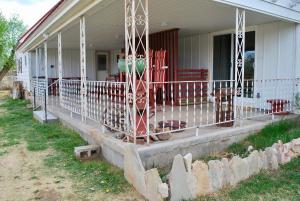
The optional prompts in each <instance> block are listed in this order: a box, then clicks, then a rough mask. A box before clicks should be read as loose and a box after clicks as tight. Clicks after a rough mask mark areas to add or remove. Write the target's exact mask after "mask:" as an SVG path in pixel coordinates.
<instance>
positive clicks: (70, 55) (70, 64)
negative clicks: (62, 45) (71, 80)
mask: <svg viewBox="0 0 300 201" xmlns="http://www.w3.org/2000/svg"><path fill="white" fill-rule="evenodd" d="M57 57H58V55H57V49H48V77H49V78H58V66H57V64H58V63H57V62H58V61H57ZM62 57H63V77H80V54H79V50H77V49H64V50H63V51H62ZM86 57H87V77H88V80H96V71H95V51H94V50H87V55H86ZM32 58H33V59H32V62H31V69H32V75H33V76H35V74H36V73H35V53H32ZM51 65H53V66H54V67H53V68H51ZM44 75H45V68H44V51H42V56H41V62H40V67H39V76H44Z"/></svg>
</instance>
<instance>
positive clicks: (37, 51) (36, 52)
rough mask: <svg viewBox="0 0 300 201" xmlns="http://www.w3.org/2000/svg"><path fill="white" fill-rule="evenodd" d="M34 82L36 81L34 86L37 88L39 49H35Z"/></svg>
mask: <svg viewBox="0 0 300 201" xmlns="http://www.w3.org/2000/svg"><path fill="white" fill-rule="evenodd" d="M35 80H36V86H38V83H39V49H38V48H36V49H35Z"/></svg>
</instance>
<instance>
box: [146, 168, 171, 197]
mask: <svg viewBox="0 0 300 201" xmlns="http://www.w3.org/2000/svg"><path fill="white" fill-rule="evenodd" d="M145 183H146V189H147V197H146V198H147V200H149V201H163V196H162V194H161V193H160V192H159V187H160V185H162V184H163V183H162V181H161V178H160V176H159V174H158V171H157V169H156V168H154V169H151V170H147V171H146V172H145ZM167 192H168V188H167ZM164 193H165V192H164ZM167 194H168V193H167ZM167 197H168V195H167Z"/></svg>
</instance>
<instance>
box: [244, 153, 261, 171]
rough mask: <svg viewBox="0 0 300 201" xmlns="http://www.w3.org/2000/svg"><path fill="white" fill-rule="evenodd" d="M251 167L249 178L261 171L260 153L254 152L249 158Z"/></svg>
mask: <svg viewBox="0 0 300 201" xmlns="http://www.w3.org/2000/svg"><path fill="white" fill-rule="evenodd" d="M246 159H247V162H248V167H249V176H252V175H255V174H258V173H259V172H260V170H261V165H260V157H259V152H258V151H257V150H255V151H253V152H252V153H251V154H250V155H249V156H248V157H247V158H246Z"/></svg>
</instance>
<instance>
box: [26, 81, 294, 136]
mask: <svg viewBox="0 0 300 201" xmlns="http://www.w3.org/2000/svg"><path fill="white" fill-rule="evenodd" d="M59 84H61V86H60V85H59ZM298 85H299V79H268V80H245V81H244V98H242V101H241V100H239V101H237V100H238V97H236V96H235V90H236V89H235V81H234V80H220V81H174V82H150V89H149V90H150V97H149V98H150V100H149V108H150V110H151V112H150V118H149V119H148V120H145V119H144V120H143V121H149V123H150V133H146V132H144V134H142V135H141V134H140V135H139V136H137V137H146V136H148V135H159V134H163V133H169V132H171V133H173V132H178V131H184V130H189V129H196V131H195V135H198V132H197V131H198V130H197V128H200V127H207V126H212V125H217V126H226V127H230V126H233V125H234V124H235V123H237V122H243V121H245V120H247V119H253V118H259V117H263V116H267V115H274V114H286V113H288V112H292V111H293V110H294V107H295V97H296V91H297V90H298ZM45 88H46V82H45V80H42V79H40V80H39V81H38V82H37V81H36V80H32V89H35V93H36V104H37V105H39V106H42V107H43V103H44V98H45V97H44V94H45V93H44V91H45ZM125 88H126V85H125V82H111V81H87V118H88V119H91V120H94V121H95V122H97V123H99V124H101V125H104V126H106V127H107V128H109V129H110V130H114V131H119V132H122V133H125V134H127V135H130V131H132V129H133V128H131V126H133V125H132V124H130V120H129V119H130V115H132V114H129V113H130V112H129V111H130V108H131V107H132V106H131V105H132V104H131V103H128V104H127V103H126V95H125V93H126V90H125ZM48 94H49V99H48V105H49V106H59V105H60V106H62V107H63V108H65V109H67V110H69V111H71V113H77V114H81V102H80V80H62V81H61V83H59V82H58V81H55V82H53V83H52V84H50V85H49V86H48ZM239 99H241V98H239ZM237 104H242V108H243V109H242V111H241V113H239V114H235V113H234V112H235V111H236V110H235V107H236V106H237ZM127 107H129V108H127ZM139 118H141V117H139ZM142 118H144V117H142ZM236 125H237V124H236ZM137 126H138V125H137ZM144 129H146V128H144ZM139 130H143V128H142V127H140V128H139Z"/></svg>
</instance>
